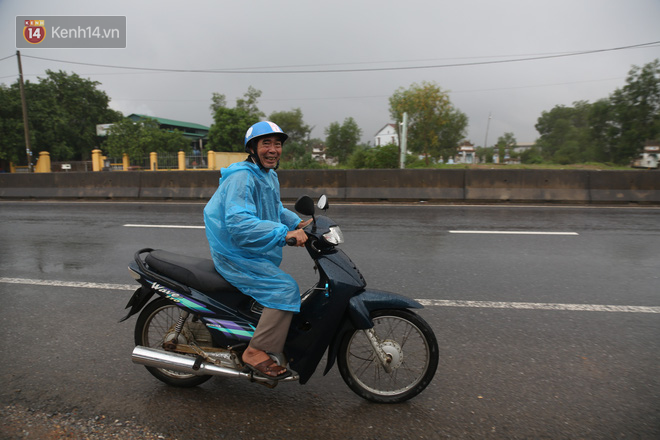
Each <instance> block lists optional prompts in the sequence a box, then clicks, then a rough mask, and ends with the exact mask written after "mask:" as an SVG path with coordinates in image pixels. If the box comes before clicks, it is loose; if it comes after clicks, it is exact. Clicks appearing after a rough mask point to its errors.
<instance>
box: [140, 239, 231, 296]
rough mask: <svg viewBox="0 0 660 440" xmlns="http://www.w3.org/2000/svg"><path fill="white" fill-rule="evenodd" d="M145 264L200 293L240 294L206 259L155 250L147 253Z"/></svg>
mask: <svg viewBox="0 0 660 440" xmlns="http://www.w3.org/2000/svg"><path fill="white" fill-rule="evenodd" d="M145 262H146V263H147V264H148V265H149V267H150V268H151V269H153V270H154V271H156V272H158V273H159V274H161V275H164V276H166V277H167V278H170V279H172V280H174V281H178V282H179V283H182V284H184V285H186V286H189V287H192V288H193V289H196V290H199V291H200V292H204V293H207V294H208V293H211V294H213V293H240V291H239V290H238V289H237V288H236V287H234V286H232V285H231V284H229V282H228V281H227V280H225V279H224V278H223V277H222V275H220V274H219V273H218V272H217V271H216V270H215V265H214V264H213V260H211V259H208V258H198V257H189V256H186V255H180V254H175V253H172V252H168V251H164V250H162V249H156V250H153V251H151V252H149V254H148V255H147V257H146V258H145Z"/></svg>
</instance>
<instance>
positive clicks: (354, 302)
mask: <svg viewBox="0 0 660 440" xmlns="http://www.w3.org/2000/svg"><path fill="white" fill-rule="evenodd" d="M422 308H424V306H423V305H421V304H420V303H418V302H417V301H415V300H413V299H410V298H406V297H405V296H402V295H399V294H397V293H391V292H385V291H382V290H371V289H367V290H364V291H363V292H361V293H359V294H357V295H355V296H354V297H352V298H351V299H350V300H349V303H348V307H347V308H346V310H347V313H346V314H345V315H344V319H343V322H342V324H341V325H340V326H339V329H338V330H337V333H335V335H334V337H333V338H332V342H330V346H329V348H328V363H327V365H326V367H325V371H324V372H323V374H324V375H326V374H328V371H330V369H331V368H332V366H333V365H334V363H335V360H336V359H337V353H338V352H339V347H340V345H341V341H342V339H344V335H346V334H347V333H348V332H353V331H355V330H366V329H368V328H372V327H373V326H374V323H373V321H372V320H371V317H370V314H371V312H373V311H375V310H383V309H422Z"/></svg>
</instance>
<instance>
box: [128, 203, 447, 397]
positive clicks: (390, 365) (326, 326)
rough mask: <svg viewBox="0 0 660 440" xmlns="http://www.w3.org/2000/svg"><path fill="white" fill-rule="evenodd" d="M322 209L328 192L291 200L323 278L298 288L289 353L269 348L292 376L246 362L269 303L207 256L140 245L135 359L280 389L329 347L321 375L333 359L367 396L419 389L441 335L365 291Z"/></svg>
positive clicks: (302, 378)
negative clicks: (304, 222) (276, 376)
mask: <svg viewBox="0 0 660 440" xmlns="http://www.w3.org/2000/svg"><path fill="white" fill-rule="evenodd" d="M317 207H318V209H321V210H323V213H324V214H325V213H326V212H327V209H328V202H327V198H326V197H325V196H321V198H320V199H319V201H318V204H317V205H315V203H314V201H313V200H312V199H311V198H310V197H308V196H303V197H301V198H300V199H298V201H297V202H296V204H295V209H296V211H298V212H299V213H300V214H303V215H305V216H311V217H312V222H311V223H310V224H309V225H308V226H306V227H305V228H304V231H305V232H306V234H307V236H308V240H307V242H306V243H305V248H306V250H307V252H308V253H309V256H310V257H311V258H312V260H313V261H314V263H315V270H317V271H318V274H319V280H318V282H317V283H316V284H314V285H313V286H312V287H311V288H310V289H309V290H307V291H306V292H305V293H304V294H303V295H302V296H301V309H300V313H297V314H295V315H294V317H293V320H292V322H291V326H290V329H289V334H288V336H287V340H286V344H285V347H284V353H285V354H286V356H282V355H279V356H278V355H277V354H270V353H269V354H270V355H271V357H273V359H274V360H275V361H276V362H278V364H280V365H285V366H287V368H289V369H291V370H292V371H293V372H294V374H293V375H292V376H289V377H287V378H284V379H281V380H273V379H269V378H267V377H264V376H261V375H258V374H255V373H254V372H252V371H251V370H250V369H248V368H246V366H245V365H244V364H243V362H242V360H241V357H242V353H243V351H244V350H245V349H246V348H247V344H248V342H249V341H250V339H251V337H252V335H253V333H254V330H255V328H256V325H257V322H258V321H259V317H260V313H261V311H262V310H263V307H262V306H261V305H260V304H259V303H257V302H256V301H255V300H254V299H252V298H251V297H249V296H247V295H244V294H243V293H241V292H240V291H239V290H238V289H236V288H235V287H234V286H232V285H231V284H229V283H228V282H227V281H226V280H225V279H224V278H223V277H222V276H220V274H218V272H217V271H216V270H215V267H214V264H213V261H212V260H211V259H204V258H197V257H190V256H184V255H180V254H174V253H171V252H168V251H165V250H154V249H150V248H147V249H142V250H140V251H138V252H136V254H135V256H134V261H132V262H130V264H129V267H128V270H129V272H130V274H131V275H132V277H133V278H134V279H135V280H136V281H137V282H138V283H139V284H140V287H139V288H138V289H137V290H136V291H135V293H134V294H133V296H132V297H131V299H130V300H129V302H128V304H127V306H126V308H127V309H128V308H130V310H129V312H128V314H127V315H126V316H125V317H124V318H122V319H121V321H120V322H123V321H125V320H127V319H128V318H129V317H131V316H133V315H135V314H136V313H138V312H140V314H139V316H138V318H137V322H136V325H135V344H136V347H135V349H134V350H133V354H132V361H133V362H134V363H136V364H141V365H144V366H145V367H146V368H147V370H148V371H149V372H150V373H151V374H152V375H153V376H155V377H156V378H158V379H159V380H161V381H163V382H165V383H166V384H169V385H173V386H179V387H193V386H197V385H199V384H201V383H203V382H205V381H207V380H208V379H210V378H211V377H213V376H224V377H233V378H243V379H247V380H249V381H252V382H257V383H260V384H263V385H266V386H268V387H270V388H274V387H275V386H276V385H277V384H279V383H280V382H285V383H286V382H295V381H297V382H299V383H300V384H305V383H307V382H308V381H309V379H310V377H311V376H312V374H313V373H314V372H315V371H316V369H317V367H318V365H319V363H320V362H321V360H322V358H323V356H324V354H325V353H326V352H327V362H326V366H325V370H324V372H323V375H326V374H327V373H328V372H329V371H330V369H331V368H332V367H333V366H334V364H335V362H336V363H337V365H338V368H339V372H340V374H341V377H342V378H343V380H344V382H345V383H346V384H347V385H348V387H349V388H350V389H351V390H353V391H354V392H355V393H356V394H357V395H359V396H361V397H363V398H364V399H367V400H369V401H372V402H379V403H399V402H403V401H405V400H408V399H410V398H412V397H414V396H416V395H417V394H419V393H420V392H422V391H423V390H424V389H425V388H426V387H427V386H428V385H429V383H430V382H431V380H432V378H433V376H434V374H435V371H436V369H437V366H438V343H437V340H436V337H435V334H434V333H433V330H432V329H431V327H430V326H429V325H428V323H427V322H426V321H425V320H424V319H422V318H421V317H420V316H419V315H418V314H416V313H415V312H413V311H412V310H411V309H419V308H422V307H423V306H422V305H421V304H419V303H418V302H417V301H414V300H412V299H409V298H406V297H404V296H401V295H398V294H394V293H389V292H384V291H379V290H373V289H367V288H366V281H365V279H364V277H363V276H362V274H361V273H360V271H359V270H358V268H357V266H356V265H355V264H354V263H353V262H352V261H351V260H350V258H349V257H348V256H347V255H346V254H345V253H344V252H343V251H342V250H341V249H339V248H338V247H337V246H338V245H339V244H340V243H342V242H343V235H342V233H341V230H340V228H339V226H338V225H337V224H336V223H335V222H333V221H332V220H331V219H330V218H329V217H327V216H325V215H318V216H317V215H316V208H317ZM294 240H295V239H294ZM287 244H289V245H294V244H295V243H287ZM154 295H156V296H157V297H156V299H154V300H153V301H151V302H149V301H150V299H151V298H152V297H153V296H154Z"/></svg>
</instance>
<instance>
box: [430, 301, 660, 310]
mask: <svg viewBox="0 0 660 440" xmlns="http://www.w3.org/2000/svg"><path fill="white" fill-rule="evenodd" d="M417 301H419V303H420V304H422V305H424V306H435V307H480V308H487V309H522V310H568V311H572V312H628V313H660V307H646V306H614V305H602V304H555V303H528V302H500V301H461V300H442V299H418V300H417Z"/></svg>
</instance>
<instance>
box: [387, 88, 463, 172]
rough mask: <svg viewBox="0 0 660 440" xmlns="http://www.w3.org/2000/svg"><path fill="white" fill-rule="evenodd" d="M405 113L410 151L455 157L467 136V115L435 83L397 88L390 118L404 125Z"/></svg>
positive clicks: (391, 102)
mask: <svg viewBox="0 0 660 440" xmlns="http://www.w3.org/2000/svg"><path fill="white" fill-rule="evenodd" d="M404 113H408V150H409V151H412V152H415V153H417V154H423V155H424V156H426V157H427V158H429V157H435V158H438V157H440V156H441V155H443V153H444V154H445V155H453V154H454V152H455V150H456V145H457V144H458V142H459V141H460V140H461V139H462V138H463V137H464V136H465V130H466V128H467V123H468V119H467V116H466V115H465V114H463V113H461V112H460V111H459V110H457V109H455V108H454V107H453V105H452V104H451V102H450V100H449V95H448V94H447V93H446V92H444V91H442V90H441V89H440V87H439V86H438V85H436V84H435V83H428V82H422V83H421V84H417V83H414V84H412V85H411V86H410V88H408V89H404V88H399V89H397V90H396V92H395V93H394V95H392V96H391V97H390V115H391V116H392V118H394V119H395V120H396V121H397V122H398V123H401V121H402V120H403V114H404ZM398 125H399V124H397V126H398ZM450 150H451V151H450ZM447 153H449V154H447ZM427 161H428V159H427Z"/></svg>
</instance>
